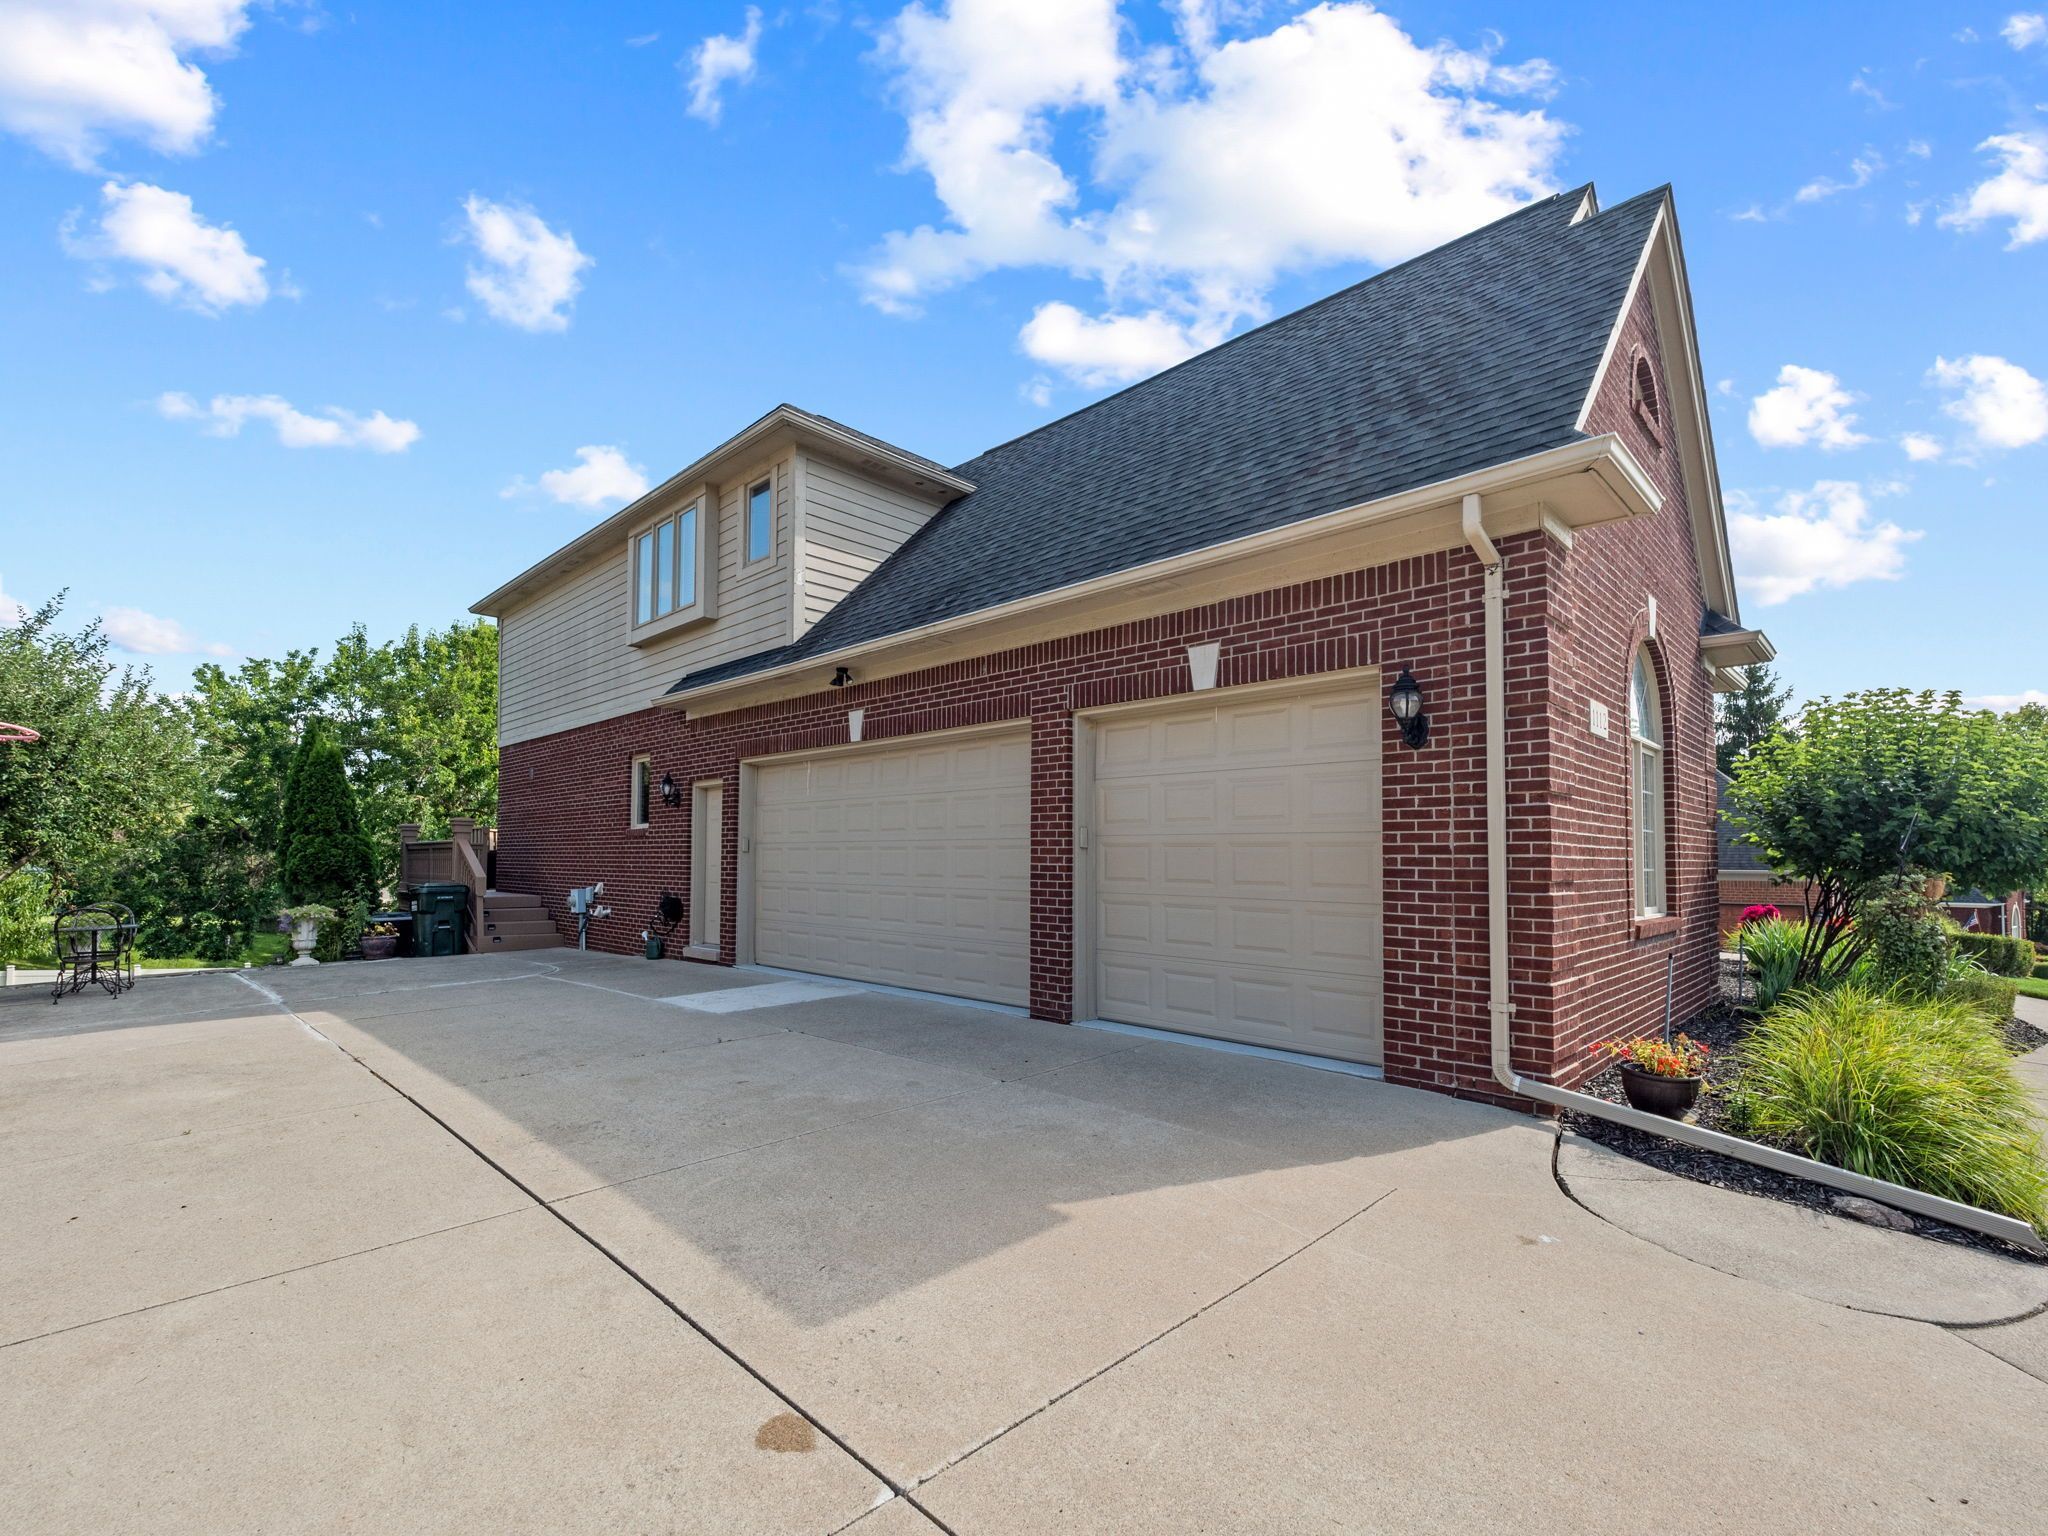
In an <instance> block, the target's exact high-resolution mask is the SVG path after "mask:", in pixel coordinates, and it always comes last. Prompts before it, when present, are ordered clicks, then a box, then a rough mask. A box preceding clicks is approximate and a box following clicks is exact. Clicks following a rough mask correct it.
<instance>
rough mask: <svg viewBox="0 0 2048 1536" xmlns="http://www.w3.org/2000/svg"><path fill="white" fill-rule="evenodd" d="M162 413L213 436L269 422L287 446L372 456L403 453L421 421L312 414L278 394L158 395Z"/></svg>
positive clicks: (327, 411) (337, 411)
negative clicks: (202, 398)
mask: <svg viewBox="0 0 2048 1536" xmlns="http://www.w3.org/2000/svg"><path fill="white" fill-rule="evenodd" d="M156 408H157V412H158V414H160V415H162V416H163V417H164V418H165V419H167V420H170V421H196V422H199V423H201V425H202V427H203V429H204V431H205V432H206V433H207V434H208V435H209V436H211V437H237V436H239V435H240V434H241V431H242V427H243V425H244V424H245V423H247V422H251V421H267V422H269V423H270V425H271V427H272V429H273V430H275V431H276V433H277V440H278V442H280V443H282V444H283V445H284V446H285V447H287V448H367V449H369V450H370V451H371V452H372V453H403V452H405V450H406V449H408V448H410V447H411V446H412V445H413V444H414V443H416V442H418V441H419V438H420V429H419V426H418V425H417V423H414V422H410V421H399V420H395V419H393V418H392V417H390V416H387V415H385V414H384V413H383V412H382V411H372V412H370V414H369V415H367V416H358V415H356V414H355V413H354V412H353V411H345V410H343V409H342V408H341V407H340V406H338V405H328V406H322V407H321V411H320V414H319V415H318V416H309V415H307V414H306V413H305V412H303V411H301V410H299V409H298V408H297V407H296V406H294V405H293V404H292V403H291V402H290V401H289V400H286V399H284V398H283V397H282V396H280V395H215V396H214V397H213V398H212V399H211V400H209V401H207V402H206V404H204V405H201V404H200V403H199V402H198V401H197V400H194V399H193V398H192V397H191V396H190V395H187V394H182V393H179V392H177V391H171V392H169V393H166V394H162V395H158V396H157V400H156Z"/></svg>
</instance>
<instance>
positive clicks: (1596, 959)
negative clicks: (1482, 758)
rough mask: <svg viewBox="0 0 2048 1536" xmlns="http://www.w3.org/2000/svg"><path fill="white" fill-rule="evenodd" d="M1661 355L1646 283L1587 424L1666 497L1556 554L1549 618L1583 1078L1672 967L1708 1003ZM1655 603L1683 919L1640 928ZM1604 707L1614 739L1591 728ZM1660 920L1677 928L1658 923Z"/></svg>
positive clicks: (1555, 1038) (1563, 977) (1687, 565)
mask: <svg viewBox="0 0 2048 1536" xmlns="http://www.w3.org/2000/svg"><path fill="white" fill-rule="evenodd" d="M1639 351H1640V352H1641V353H1643V354H1645V355H1647V356H1648V358H1649V359H1650V363H1651V366H1652V367H1653V368H1654V369H1655V371H1656V377H1657V384H1658V397H1659V399H1660V401H1662V402H1665V404H1666V409H1665V411H1664V416H1665V420H1664V423H1663V425H1662V428H1661V429H1660V430H1655V431H1653V430H1652V429H1651V428H1650V427H1648V426H1647V425H1646V424H1645V423H1644V421H1643V420H1642V418H1641V417H1640V416H1639V415H1638V414H1637V412H1636V410H1635V408H1634V407H1633V405H1632V404H1631V402H1630V398H1629V396H1630V391H1629V380H1630V375H1631V372H1632V369H1633V359H1634V358H1635V356H1636V355H1637V353H1638V352H1639ZM1665 377H1666V376H1665V370H1664V360H1663V356H1662V351H1661V348H1660V346H1659V340H1658V336H1657V332H1656V326H1655V323H1654V319H1653V311H1652V306H1651V303H1650V298H1649V294H1648V292H1647V290H1645V291H1644V292H1643V293H1642V294H1640V295H1639V296H1638V299H1637V302H1636V305H1635V307H1634V309H1633V311H1632V312H1631V313H1630V315H1629V316H1628V318H1627V320H1626V322H1625V324H1624V327H1623V334H1622V336H1621V339H1620V341H1619V343H1618V344H1617V347H1616V350H1615V354H1614V359H1613V364H1612V366H1611V367H1610V369H1609V372H1608V377H1607V379H1606V380H1605V381H1604V383H1603V384H1602V387H1601V392H1600V394H1599V396H1598V398H1596V400H1595V401H1594V404H1593V409H1592V411H1591V413H1590V415H1589V419H1588V421H1587V430H1588V431H1591V432H1596V433H1597V432H1613V433H1615V434H1616V435H1617V436H1618V437H1620V439H1621V440H1622V442H1623V443H1624V444H1625V445H1626V446H1627V447H1628V449H1629V450H1630V452H1632V453H1633V454H1634V455H1635V456H1636V458H1637V459H1638V460H1639V461H1640V462H1641V464H1642V465H1643V467H1644V469H1645V470H1646V471H1647V472H1648V473H1649V475H1650V477H1651V479H1652V480H1653V481H1654V482H1655V483H1656V486H1657V488H1658V490H1659V491H1661V492H1662V493H1663V496H1664V506H1663V508H1662V509H1661V510H1660V511H1659V512H1658V513H1657V514H1656V515H1655V516H1654V517H1650V518H1638V519H1632V520H1630V521H1628V522H1624V523H1615V524H1608V525H1605V526H1602V527H1598V528H1589V529H1584V530H1582V531H1581V532H1580V533H1579V535H1578V538H1577V540H1576V541H1575V544H1574V547H1573V548H1572V550H1571V551H1570V552H1569V553H1565V554H1560V556H1559V557H1558V566H1559V570H1558V574H1557V577H1556V580H1555V583H1554V585H1555V591H1556V601H1555V603H1554V604H1553V606H1552V609H1551V612H1550V614H1549V623H1550V628H1551V633H1552V636H1553V645H1554V650H1555V659H1554V666H1553V675H1552V679H1551V686H1552V700H1551V702H1552V709H1551V716H1550V728H1551V729H1550V754H1551V758H1550V772H1551V780H1552V790H1553V799H1552V802H1551V803H1552V805H1553V806H1554V807H1555V811H1556V814H1555V818H1554V821H1553V825H1552V846H1551V850H1550V851H1551V862H1550V867H1549V871H1548V877H1549V887H1550V901H1551V903H1552V907H1553V910H1554V914H1555V919H1554V927H1553V930H1552V941H1553V947H1552V949H1551V951H1550V953H1549V954H1548V955H1547V956H1545V957H1543V959H1544V960H1545V961H1547V967H1548V972H1549V978H1550V990H1551V993H1552V1007H1553V1010H1554V1014H1555V1017H1556V1018H1557V1019H1558V1020H1559V1026H1558V1028H1557V1029H1556V1030H1555V1032H1554V1033H1553V1035H1552V1038H1551V1041H1550V1048H1551V1052H1552V1060H1551V1067H1552V1072H1553V1074H1554V1076H1555V1078H1556V1080H1558V1081H1559V1082H1563V1083H1566V1084H1569V1083H1573V1082H1576V1081H1578V1080H1580V1079H1582V1078H1584V1077H1585V1076H1587V1075H1589V1074H1590V1072H1591V1071H1592V1070H1593V1069H1594V1067H1595V1066H1596V1062H1595V1061H1594V1059H1593V1057H1592V1056H1591V1055H1590V1054H1589V1051H1588V1047H1589V1046H1591V1045H1592V1044H1593V1043H1594V1042H1595V1041H1598V1040H1602V1039H1607V1038H1611V1037H1613V1036H1616V1035H1621V1034H1634V1033H1638V1032H1641V1031H1644V1030H1648V1029H1652V1028H1655V1027H1658V1026H1659V1025H1661V1023H1662V1021H1663V1014H1664V1000H1665V985H1666V976H1667V965H1669V966H1672V967H1673V968H1672V970H1671V972H1670V975H1671V980H1672V986H1673V1011H1674V1013H1675V1015H1676V1017H1677V1018H1678V1019H1679V1020H1681V1021H1682V1020H1684V1019H1685V1018H1686V1017H1687V1016H1689V1015H1690V1014H1692V1013H1695V1012H1697V1011H1699V1010H1700V1009H1701V1008H1703V1007H1705V1006H1706V1005H1707V1003H1708V1002H1709V1001H1711V999H1712V997H1713V995H1714V989H1715V984H1716V977H1715V952H1716V949H1717V947H1718V931H1719V913H1720V899H1719V890H1718V879H1717V873H1718V871H1717V864H1718V857H1719V849H1718V846H1717V843H1716V838H1715V815H1716V808H1715V791H1716V784H1715V778H1714V710H1713V695H1712V692H1711V690H1710V688H1709V686H1708V681H1707V676H1706V673H1705V670H1704V669H1703V667H1702V665H1701V662H1700V653H1699V633H1698V631H1699V618H1700V596H1699V594H1700V585H1699V565H1698V560H1697V557H1696V555H1695V551H1694V547H1693V540H1692V530H1691V519H1690V515H1689V512H1688V510H1687V506H1686V497H1685V487H1684V483H1683V480H1682V477H1681V474H1680V469H1679V461H1678V456H1677V448H1676V438H1675V435H1674V434H1673V432H1672V431H1671V422H1670V411H1669V409H1668V403H1669V401H1670V399H1671V393H1670V390H1669V389H1668V388H1667V387H1666V385H1665ZM1653 596H1654V597H1655V598H1656V601H1657V624H1656V628H1657V633H1656V636H1655V638H1654V639H1652V640H1650V641H1649V644H1650V646H1651V649H1652V652H1653V654H1654V657H1655V660H1656V664H1657V671H1658V681H1659V683H1660V685H1661V689H1662V693H1663V708H1664V714H1665V722H1664V723H1665V743H1666V745H1665V754H1664V757H1665V768H1666V773H1665V786H1664V803H1665V821H1666V825H1667V827H1668V829H1669V834H1670V841H1669V843H1668V845H1667V851H1666V863H1667V871H1666V873H1667V880H1668V895H1667V899H1666V909H1667V911H1669V912H1670V913H1671V914H1672V917H1673V919H1675V920H1674V921H1672V922H1669V923H1666V924H1662V925H1651V926H1650V927H1648V928H1644V929H1639V928H1638V926H1637V925H1636V924H1634V922H1633V921H1632V914H1633V912H1634V900H1633V884H1632V882H1633V877H1634V862H1633V860H1632V858H1631V853H1630V835H1631V833H1630V825H1631V823H1630V817H1629V803H1628V796H1629V750H1630V749H1629V739H1628V689H1629V669H1630V665H1631V661H1632V658H1633V655H1634V652H1635V648H1636V646H1637V645H1638V644H1639V643H1642V642H1643V641H1644V640H1645V638H1646V636H1647V632H1648V629H1649V603H1648V601H1647V599H1648V598H1650V597H1653ZM1594 701H1598V702H1600V703H1602V704H1604V705H1606V707H1607V717H1608V734H1607V736H1606V737H1605V738H1604V739H1603V738H1601V737H1599V736H1596V735H1594V734H1593V732H1592V730H1591V729H1590V727H1589V717H1590V706H1591V704H1592V703H1593V702H1594ZM1658 928H1662V929H1665V930H1667V931H1662V932H1659V931H1656V930H1657V929H1658Z"/></svg>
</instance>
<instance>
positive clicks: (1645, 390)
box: [1629, 352, 1664, 427]
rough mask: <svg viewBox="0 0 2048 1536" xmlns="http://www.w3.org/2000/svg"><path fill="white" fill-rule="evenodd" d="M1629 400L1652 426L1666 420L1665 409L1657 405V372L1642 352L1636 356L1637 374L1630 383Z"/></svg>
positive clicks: (1635, 373)
mask: <svg viewBox="0 0 2048 1536" xmlns="http://www.w3.org/2000/svg"><path fill="white" fill-rule="evenodd" d="M1629 398H1630V400H1631V401H1632V402H1633V403H1634V405H1635V408H1636V409H1637V410H1638V411H1640V412H1641V413H1642V415H1643V419H1644V420H1645V421H1647V422H1648V423H1649V424H1650V425H1651V426H1653V427H1654V426H1656V425H1658V424H1659V423H1660V422H1662V421H1663V420H1664V412H1663V409H1662V407H1660V406H1659V405H1658V403H1657V371H1656V370H1655V369H1654V368H1652V367H1651V366H1650V359H1649V358H1648V357H1647V356H1645V355H1644V354H1643V353H1641V352H1638V353H1637V354H1636V366H1635V372H1634V374H1633V375H1632V376H1631V378H1630V381H1629Z"/></svg>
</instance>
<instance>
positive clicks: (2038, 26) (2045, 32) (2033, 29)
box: [1998, 11, 2048, 48]
mask: <svg viewBox="0 0 2048 1536" xmlns="http://www.w3.org/2000/svg"><path fill="white" fill-rule="evenodd" d="M1998 35H1999V36H2000V37H2002V38H2004V39H2005V40H2006V41H2007V42H2008V43H2011V44H2012V45H2013V47H2015V48H2033V47H2036V46H2037V45H2039V44H2042V43H2048V16H2044V15H2043V14H2042V13H2041V12H2039V11H2015V12H2013V14H2012V15H2010V16H2008V17H2006V18H2005V25H2004V26H2002V27H2000V28H1999V29H1998Z"/></svg>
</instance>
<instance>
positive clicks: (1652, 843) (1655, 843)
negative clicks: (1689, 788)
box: [1626, 645, 1671, 921]
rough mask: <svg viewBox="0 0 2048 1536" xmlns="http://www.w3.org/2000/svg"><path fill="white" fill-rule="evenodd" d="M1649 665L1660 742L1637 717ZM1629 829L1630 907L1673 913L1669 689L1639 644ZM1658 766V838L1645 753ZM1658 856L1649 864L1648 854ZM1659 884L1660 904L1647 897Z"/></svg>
mask: <svg viewBox="0 0 2048 1536" xmlns="http://www.w3.org/2000/svg"><path fill="white" fill-rule="evenodd" d="M1639 666H1640V667H1641V668H1642V669H1643V674H1644V679H1645V681H1646V682H1647V684H1648V688H1647V693H1648V703H1649V706H1650V713H1651V714H1652V715H1653V716H1654V718H1653V719H1652V720H1651V721H1650V722H1649V723H1650V724H1651V726H1652V727H1653V728H1654V729H1655V730H1656V731H1657V733H1658V736H1660V737H1662V738H1664V740H1658V739H1655V738H1652V737H1649V736H1646V735H1644V734H1643V733H1642V732H1641V730H1640V729H1639V728H1638V725H1639V722H1638V720H1637V717H1636V705H1635V689H1636V668H1637V667H1639ZM1628 668H1629V670H1628V700H1627V706H1626V707H1627V715H1628V805H1629V816H1628V827H1629V857H1628V867H1629V907H1630V909H1631V910H1632V911H1633V912H1634V913H1635V916H1636V919H1637V920H1638V921H1644V920H1648V919H1653V918H1660V917H1668V916H1669V915H1670V912H1671V874H1670V852H1669V846H1670V841H1671V811H1670V807H1669V806H1668V805H1667V804H1666V803H1665V802H1666V796H1665V784H1664V781H1665V778H1666V777H1667V775H1666V772H1665V768H1666V762H1665V756H1664V754H1665V751H1666V750H1667V742H1668V739H1669V737H1670V734H1671V732H1670V730H1669V728H1668V727H1667V726H1666V724H1665V721H1664V690H1663V687H1662V685H1661V684H1660V683H1659V682H1658V680H1657V664H1656V661H1655V660H1654V659H1653V658H1652V657H1651V655H1650V648H1649V647H1648V646H1647V645H1638V646H1637V647H1636V649H1635V651H1634V653H1633V654H1631V655H1630V657H1629V663H1628ZM1646 753H1647V754H1648V755H1649V756H1650V759H1651V761H1652V764H1653V771H1654V774H1655V779H1654V782H1653V785H1652V787H1653V789H1654V791H1655V795H1654V799H1653V801H1652V807H1653V809H1654V810H1655V813H1656V826H1655V829H1654V831H1655V836H1654V837H1650V836H1646V835H1645V834H1646V832H1648V831H1649V830H1650V829H1647V828H1645V826H1644V824H1643V811H1644V800H1645V796H1644V793H1643V789H1644V786H1643V760H1644V756H1645V754H1646ZM1646 854H1647V855H1650V856H1652V859H1651V862H1650V863H1649V864H1646V859H1645V855H1646ZM1645 885H1653V886H1654V889H1655V890H1656V893H1657V899H1656V901H1655V902H1646V901H1644V900H1643V887H1644V886H1645Z"/></svg>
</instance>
